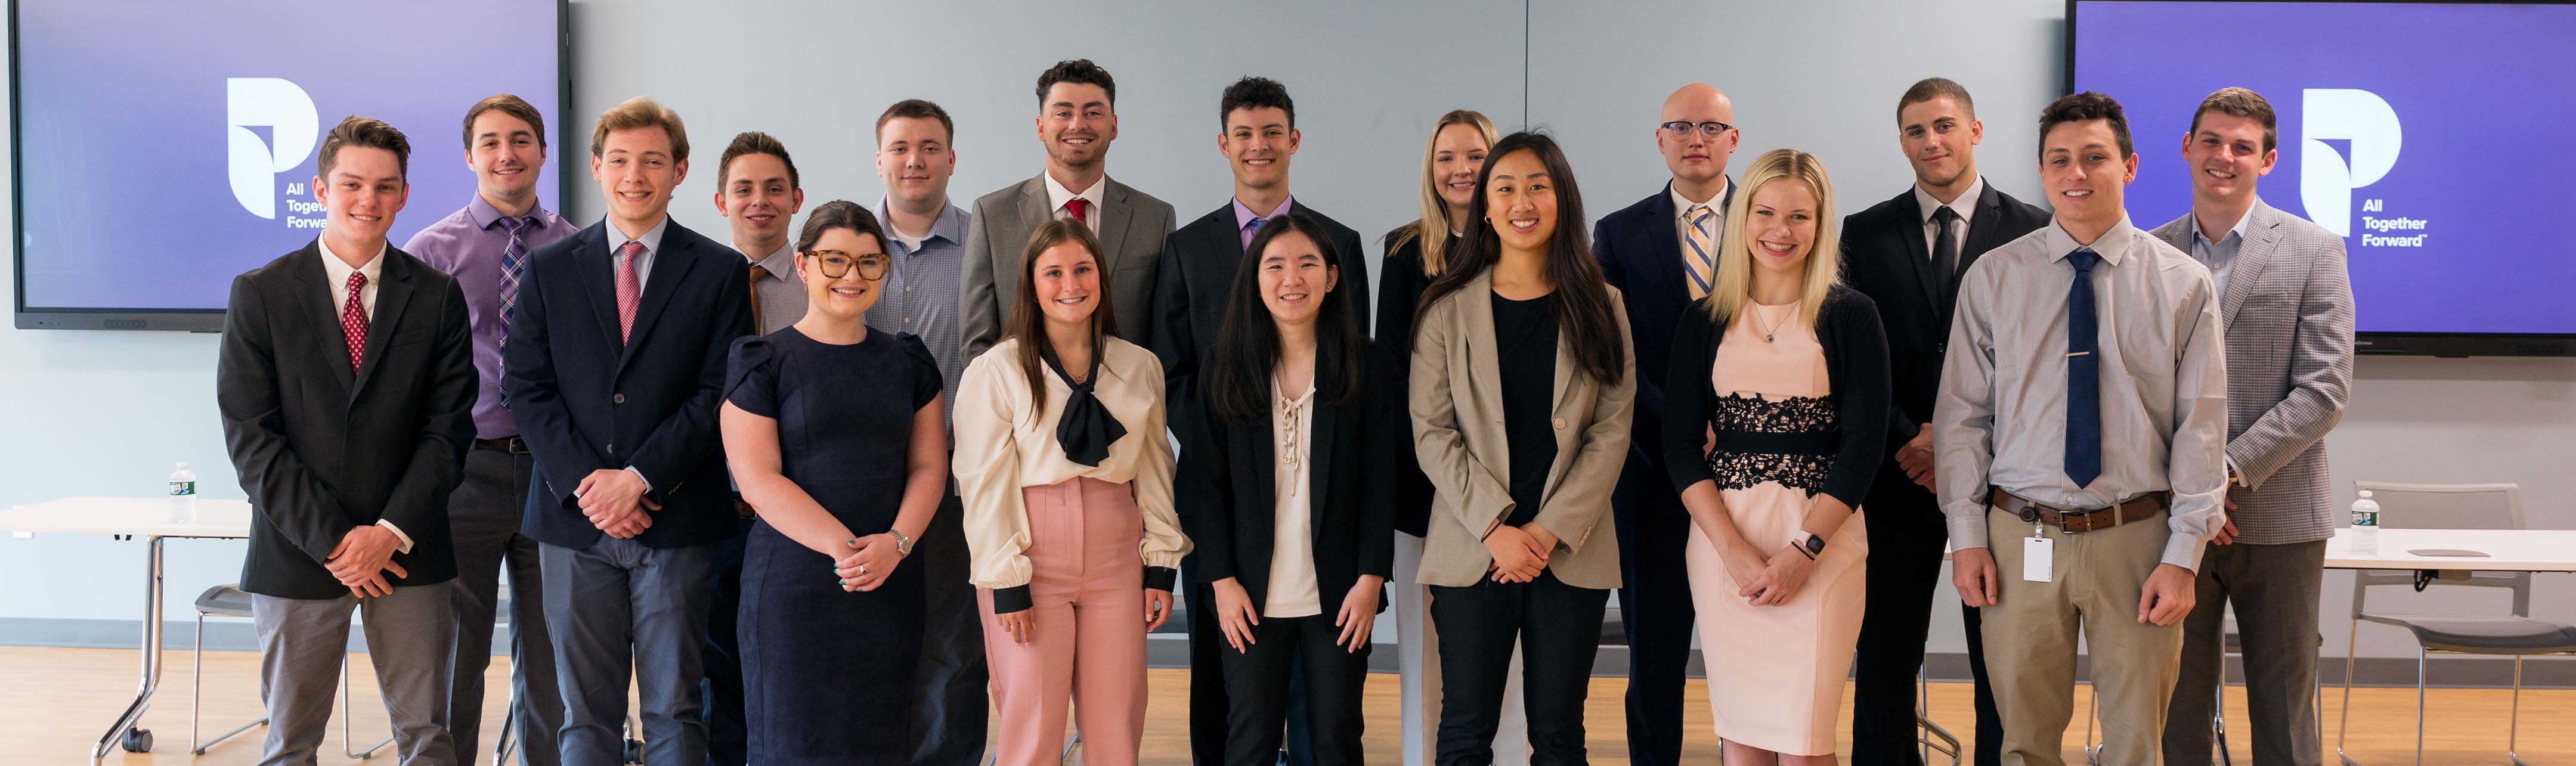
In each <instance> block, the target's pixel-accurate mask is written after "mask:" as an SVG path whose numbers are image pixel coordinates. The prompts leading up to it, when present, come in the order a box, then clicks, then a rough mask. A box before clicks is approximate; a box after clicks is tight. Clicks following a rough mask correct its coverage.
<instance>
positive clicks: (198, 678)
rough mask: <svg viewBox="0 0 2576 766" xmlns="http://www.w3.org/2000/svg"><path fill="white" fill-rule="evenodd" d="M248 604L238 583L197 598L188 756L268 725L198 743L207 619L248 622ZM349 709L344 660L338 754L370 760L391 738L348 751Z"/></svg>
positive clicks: (240, 729)
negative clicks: (221, 618)
mask: <svg viewBox="0 0 2576 766" xmlns="http://www.w3.org/2000/svg"><path fill="white" fill-rule="evenodd" d="M250 601H251V600H250V593H249V592H248V591H244V590H242V589H241V585H240V584H238V583H236V584H233V585H217V586H215V587H212V588H207V589H206V592H205V593H203V594H200V595H198V596H197V603H196V607H197V635H196V639H195V640H193V641H191V642H190V643H191V644H193V645H194V646H193V647H192V648H191V649H190V651H189V655H190V656H189V667H188V675H189V678H190V683H189V689H188V752H189V754H191V755H205V754H206V750H208V749H209V748H213V747H214V746H215V745H216V744H218V743H221V742H223V741H224V740H227V739H231V738H232V737H233V735H235V734H240V733H242V732H245V731H249V730H250V729H251V728H252V727H255V726H260V725H263V724H266V723H268V719H267V718H266V717H262V718H260V719H259V720H256V721H252V722H250V723H246V724H242V725H240V726H236V727H233V729H232V730H231V731H227V732H224V733H222V734H217V735H215V738H214V739H210V740H205V741H203V742H200V741H198V740H197V724H198V719H199V717H200V715H199V714H200V712H201V711H200V706H201V704H202V701H203V700H204V699H205V689H206V618H207V617H238V618H242V619H249V618H250V616H251V615H250ZM352 710H353V708H351V707H350V706H349V662H348V660H347V659H345V658H344V659H342V660H341V662H340V753H341V754H342V755H346V756H348V757H350V758H356V759H360V760H364V759H366V758H369V757H373V756H374V755H375V754H376V751H377V750H382V749H384V747H385V746H386V745H390V744H393V741H394V738H393V737H391V736H387V737H385V740H384V741H383V742H378V743H376V744H375V745H374V746H371V747H368V748H367V749H365V750H359V751H353V750H351V749H350V748H351V747H352V745H353V744H354V743H355V742H356V740H355V739H353V738H351V736H350V729H349V719H350V717H351V715H350V714H351V712H352Z"/></svg>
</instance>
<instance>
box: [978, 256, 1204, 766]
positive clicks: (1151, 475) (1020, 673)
mask: <svg viewBox="0 0 2576 766" xmlns="http://www.w3.org/2000/svg"><path fill="white" fill-rule="evenodd" d="M1099 253H1100V242H1099V240H1097V239H1095V238H1093V236H1092V234H1091V230H1090V228H1088V227H1086V226H1083V225H1082V224H1079V223H1074V222H1069V221H1050V222H1048V223H1046V224H1045V225H1042V226H1039V227H1038V230H1037V233H1035V234H1034V235H1032V236H1030V238H1029V244H1028V248H1027V250H1026V253H1025V255H1026V257H1025V258H1024V262H1025V264H1026V271H1025V272H1023V273H1022V274H1021V275H1020V277H1021V278H1020V284H1019V288H1018V290H1017V291H1016V292H1017V295H1016V296H1015V297H1014V300H1013V302H1012V303H1011V304H1010V305H1011V306H1012V307H1013V308H1012V310H1010V311H1008V312H1007V314H1008V316H1009V320H1008V326H1007V328H1006V329H1005V332H1004V335H1003V338H1002V342H1000V343H997V344H994V346H993V347H992V348H991V349H989V350H986V351H985V352H984V355H983V356H981V357H977V358H976V359H975V360H974V362H972V363H971V364H969V365H967V367H966V374H965V376H964V378H963V379H961V380H960V381H959V382H958V387H957V409H956V430H957V452H956V458H955V466H954V467H955V469H956V472H957V486H958V491H959V494H960V495H962V496H963V499H964V501H965V505H966V515H965V524H966V538H967V546H968V548H969V549H970V550H971V551H972V552H973V556H974V563H973V569H972V574H971V579H972V580H973V582H974V583H975V586H976V588H977V592H976V597H977V599H978V601H979V602H981V603H982V605H983V614H984V654H985V660H986V663H987V664H988V665H989V666H990V667H991V671H992V677H993V704H994V707H995V708H996V709H997V710H999V711H1000V715H1001V720H1000V721H999V722H998V723H999V724H1000V725H999V727H998V728H999V729H1000V732H1001V741H1000V743H999V747H998V748H997V755H998V756H999V761H998V763H999V764H1000V766H1039V765H1040V764H1054V763H1057V762H1058V759H1059V757H1060V756H1059V753H1060V752H1061V750H1062V749H1063V745H1064V719H1065V709H1066V706H1067V704H1068V703H1072V706H1073V708H1074V711H1075V715H1076V716H1078V719H1077V720H1076V722H1075V723H1076V725H1077V726H1078V727H1079V728H1080V729H1081V732H1082V739H1083V761H1084V763H1088V764H1092V765H1093V766H1131V765H1132V764H1134V763H1135V762H1136V750H1137V743H1138V740H1139V739H1140V738H1142V737H1143V735H1144V730H1145V633H1146V632H1147V631H1150V630H1153V629H1154V628H1155V627H1156V626H1159V625H1162V624H1163V621H1164V620H1167V619H1170V617H1171V610H1172V581H1173V579H1174V577H1175V575H1176V574H1177V572H1178V569H1177V567H1179V565H1180V562H1181V556H1182V554H1185V553H1188V552H1189V548H1190V543H1189V540H1188V539H1187V538H1184V537H1183V536H1182V535H1181V529H1180V520H1179V517H1178V516H1176V515H1175V514H1174V513H1173V508H1172V448H1171V442H1170V441H1169V440H1168V439H1167V438H1166V437H1165V436H1164V426H1163V367H1162V363H1161V362H1160V361H1158V360H1156V358H1155V357H1154V354H1153V353H1152V352H1149V351H1146V350H1144V349H1143V348H1139V347H1137V346H1136V345H1134V344H1131V343H1128V342H1126V341H1123V340H1119V339H1117V338H1114V337H1110V336H1108V335H1107V334H1104V333H1103V332H1102V331H1101V328H1102V327H1103V326H1105V325H1106V324H1108V321H1109V316H1110V313H1109V312H1110V306H1109V291H1108V290H1106V289H1104V286H1103V285H1102V284H1101V282H1102V279H1101V266H1100V256H1099Z"/></svg>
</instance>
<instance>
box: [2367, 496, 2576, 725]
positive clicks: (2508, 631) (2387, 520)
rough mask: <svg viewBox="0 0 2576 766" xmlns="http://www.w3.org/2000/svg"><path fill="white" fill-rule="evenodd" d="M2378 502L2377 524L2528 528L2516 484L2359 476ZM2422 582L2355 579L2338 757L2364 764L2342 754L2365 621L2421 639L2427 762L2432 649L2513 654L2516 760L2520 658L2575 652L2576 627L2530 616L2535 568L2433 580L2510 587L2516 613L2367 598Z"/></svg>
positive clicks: (2418, 702) (2390, 575)
mask: <svg viewBox="0 0 2576 766" xmlns="http://www.w3.org/2000/svg"><path fill="white" fill-rule="evenodd" d="M2354 484H2355V486H2356V487H2357V488H2358V489H2361V490H2367V491H2369V492H2370V493H2371V495H2372V499H2374V500H2376V501H2378V502H2379V508H2380V512H2379V523H2380V526H2381V527H2383V528H2391V529H2526V528H2527V527H2526V526H2525V520H2524V518H2523V512H2522V488H2521V487H2520V486H2519V485H2515V484H2393V483H2384V482H2370V481H2363V482H2354ZM2415 583H2416V573H2414V572H2407V571H2394V570H2392V571H2375V570H2361V571H2358V572H2356V573H2355V575H2354V577H2353V584H2352V630H2353V633H2354V636H2353V639H2352V644H2351V646H2350V647H2347V649H2346V650H2345V653H2344V679H2343V699H2344V712H2343V714H2342V715H2341V716H2340V720H2339V721H2338V723H2336V725H2335V755H2336V756H2337V757H2338V758H2341V759H2342V761H2343V763H2344V764H2346V766H2359V765H2358V762H2356V761H2354V760H2353V759H2352V756H2350V755H2348V754H2346V753H2345V752H2344V747H2343V745H2344V735H2345V732H2346V731H2347V729H2348V728H2349V725H2350V723H2351V720H2352V673H2353V659H2354V658H2353V651H2352V649H2354V648H2358V647H2359V646H2360V635H2359V634H2360V627H2361V623H2362V622H2363V621H2369V622H2375V623H2379V624H2382V625H2392V626H2396V627H2400V628H2405V629H2406V630H2407V632H2409V633H2410V634H2412V635H2413V636H2414V638H2415V645H2416V652H2415V762H2416V763H2418V764H2421V763H2423V762H2424V674H2425V666H2426V662H2427V658H2428V656H2429V655H2430V654H2431V653H2433V652H2443V653H2449V654H2485V655H2511V656H2512V657H2513V712H2512V713H2511V715H2510V717H2508V718H2507V719H2506V727H2507V728H2506V732H2507V733H2506V735H2505V757H2507V758H2510V759H2512V760H2513V762H2514V763H2515V764H2517V766H2527V765H2525V764H2523V760H2522V756H2521V755H2520V754H2518V753H2515V752H2514V750H2515V747H2516V745H2517V744H2518V743H2519V739H2520V735H2521V714H2522V660H2523V658H2524V657H2527V656H2530V655H2535V654H2565V653H2571V652H2576V627H2571V626H2568V625H2563V624H2559V623H2554V622H2546V621H2542V620H2534V619H2531V573H2529V572H2470V573H2467V574H2465V575H2462V574H2452V573H2446V574H2442V575H2440V576H2438V577H2437V578H2435V579H2434V580H2433V581H2432V582H2431V584H2432V585H2443V586H2452V587H2483V588H2505V589H2507V590H2510V591H2511V592H2512V593H2513V612H2512V614H2510V615H2504V616H2493V615H2446V614H2400V613H2372V612H2369V611H2366V610H2365V609H2364V607H2365V606H2366V604H2365V601H2364V599H2365V598H2367V596H2368V593H2369V589H2370V588H2372V587H2375V586H2389V585H2406V586H2412V585H2415Z"/></svg>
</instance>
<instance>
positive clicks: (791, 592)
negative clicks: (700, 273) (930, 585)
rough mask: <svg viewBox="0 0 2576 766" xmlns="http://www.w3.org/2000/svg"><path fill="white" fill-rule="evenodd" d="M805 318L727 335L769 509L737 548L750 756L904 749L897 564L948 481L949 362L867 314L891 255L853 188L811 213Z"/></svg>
mask: <svg viewBox="0 0 2576 766" xmlns="http://www.w3.org/2000/svg"><path fill="white" fill-rule="evenodd" d="M796 250H797V255H796V269H797V273H798V276H799V277H801V278H802V279H803V281H804V284H805V291H806V297H807V301H808V308H807V309H806V312H805V317H804V318H803V319H800V320H798V321H797V322H796V324H795V325H793V326H790V327H788V328H786V329H783V330H779V331H778V332H775V333H771V334H769V335H767V336H763V337H754V338H744V339H742V340H741V341H738V342H736V343H735V344H734V348H733V363H732V365H731V368H730V370H729V371H728V373H727V375H726V385H725V405H724V410H723V423H722V426H723V430H724V443H725V456H726V459H727V461H728V463H729V464H730V465H731V467H732V468H733V476H734V481H735V483H736V484H737V485H738V486H739V487H740V489H741V491H742V497H743V500H744V501H746V502H749V503H750V504H751V506H752V508H753V509H755V510H757V511H758V512H759V515H760V521H759V523H758V524H757V525H755V526H754V527H752V530H751V537H750V539H749V540H748V541H746V543H745V546H744V553H743V564H742V611H741V612H740V618H741V619H740V622H739V628H738V630H739V631H740V634H739V635H740V641H741V645H742V671H743V689H744V691H745V697H746V700H745V702H746V705H745V708H746V709H745V720H747V721H748V722H749V724H750V737H751V742H750V748H751V759H750V760H751V762H752V763H758V764H764V766H767V765H770V764H803V763H814V764H822V763H830V764H901V763H906V762H908V761H909V760H910V758H909V756H910V752H911V742H910V739H909V730H910V726H911V721H912V700H913V697H914V696H915V695H913V694H912V692H911V687H912V678H913V672H914V668H915V667H916V666H917V665H918V664H919V658H920V654H921V635H922V619H923V617H922V579H921V578H922V570H921V568H920V567H917V566H904V557H905V556H906V555H908V554H910V553H911V552H912V541H913V540H914V539H915V538H917V537H918V536H920V534H921V530H922V528H923V527H924V526H927V525H928V524H929V523H930V517H931V514H932V512H933V511H935V510H936V509H937V508H938V505H939V501H940V497H941V495H942V494H944V492H945V490H946V483H947V476H948V473H947V465H948V463H947V461H948V445H947V436H946V431H945V427H944V421H943V419H942V415H941V414H940V405H939V388H940V377H939V368H938V366H937V365H936V364H935V363H934V362H933V361H932V359H931V356H930V349H929V348H928V347H926V346H923V345H922V342H921V339H919V338H916V337H914V336H911V335H897V334H894V333H887V332H880V331H876V330H871V329H869V328H868V327H867V325H866V324H865V323H864V322H863V321H862V320H861V315H862V314H863V313H865V312H866V311H867V309H868V307H869V306H870V305H873V304H875V303H876V301H877V290H878V288H879V287H881V286H882V285H883V283H882V282H881V281H880V280H882V279H884V278H885V272H886V267H887V265H888V264H889V263H890V262H891V260H890V259H889V258H888V256H887V255H886V251H885V235H884V230H883V229H882V228H880V227H879V226H878V224H877V221H876V219H875V216H873V215H870V214H869V213H868V211H867V209H865V208H862V207H859V206H858V205H856V204H853V203H850V202H845V201H836V202H831V203H826V204H825V205H823V206H822V207H821V208H818V209H816V210H815V211H814V213H813V215H812V216H811V217H809V218H807V219H806V222H805V229H804V231H803V233H802V235H801V236H800V237H798V239H797V243H796Z"/></svg>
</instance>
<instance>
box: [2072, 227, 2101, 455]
mask: <svg viewBox="0 0 2576 766" xmlns="http://www.w3.org/2000/svg"><path fill="white" fill-rule="evenodd" d="M2101 260H2102V256H2100V255H2096V254H2094V252H2093V251H2091V250H2077V251H2075V252H2072V253H2068V254H2066V262H2067V264H2068V265H2072V266H2074V267H2075V284H2074V286H2073V288H2071V289H2069V290H2067V292H2066V478H2067V479H2069V480H2071V481H2074V482H2075V486H2076V488H2078V489H2081V488H2083V487H2085V486H2086V485H2089V484H2092V483H2093V480H2094V479H2096V478H2100V477H2101V476H2102V376H2101V372H2100V369H2099V364H2100V362H2099V360H2100V359H2101V355H2100V354H2097V353H2094V351H2095V348H2094V346H2095V345H2096V339H2097V337H2098V335H2099V328H2098V327H2096V321H2097V320H2096V317H2095V316H2094V313H2093V265H2094V264H2096V263H2100V262H2101Z"/></svg>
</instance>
